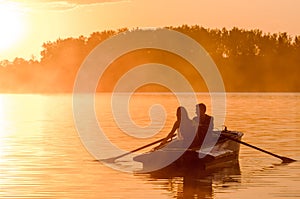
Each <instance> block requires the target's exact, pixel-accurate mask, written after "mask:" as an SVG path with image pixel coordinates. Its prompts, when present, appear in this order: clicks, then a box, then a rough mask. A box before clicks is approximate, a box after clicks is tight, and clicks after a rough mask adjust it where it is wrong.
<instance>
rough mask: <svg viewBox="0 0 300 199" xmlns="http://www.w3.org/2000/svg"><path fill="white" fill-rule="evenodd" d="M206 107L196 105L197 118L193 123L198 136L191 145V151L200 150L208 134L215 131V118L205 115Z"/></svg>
mask: <svg viewBox="0 0 300 199" xmlns="http://www.w3.org/2000/svg"><path fill="white" fill-rule="evenodd" d="M205 112H206V106H205V105H204V104H202V103H201V104H197V105H196V114H197V117H195V118H194V119H193V122H194V124H195V126H196V128H197V132H196V136H195V138H194V140H193V142H192V144H191V145H190V148H191V149H199V148H200V147H201V145H202V144H203V141H204V139H205V137H206V136H207V134H208V133H210V132H211V131H212V130H213V126H214V125H213V117H211V116H209V115H207V114H205Z"/></svg>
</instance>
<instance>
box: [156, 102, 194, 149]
mask: <svg viewBox="0 0 300 199" xmlns="http://www.w3.org/2000/svg"><path fill="white" fill-rule="evenodd" d="M176 116H177V120H176V121H175V123H174V124H173V128H172V130H171V131H170V133H169V134H168V136H167V137H166V138H165V139H164V140H163V141H162V142H161V143H160V145H158V146H157V147H155V148H154V150H157V149H160V148H162V147H163V146H165V145H166V143H167V142H168V140H169V139H171V140H172V138H173V137H174V135H175V132H176V130H177V132H178V136H177V140H176V141H174V142H172V143H170V144H168V146H169V147H170V145H172V147H180V148H183V147H184V148H188V147H189V146H190V144H191V143H192V141H193V138H194V137H195V133H196V132H195V127H194V126H193V122H192V120H191V119H190V118H189V116H188V113H187V110H186V109H185V108H184V107H182V106H179V107H178V108H177V111H176Z"/></svg>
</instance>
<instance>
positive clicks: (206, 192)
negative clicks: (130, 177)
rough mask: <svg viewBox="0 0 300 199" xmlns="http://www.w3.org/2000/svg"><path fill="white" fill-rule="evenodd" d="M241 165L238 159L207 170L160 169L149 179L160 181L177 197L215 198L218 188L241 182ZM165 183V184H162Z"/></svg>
mask: <svg viewBox="0 0 300 199" xmlns="http://www.w3.org/2000/svg"><path fill="white" fill-rule="evenodd" d="M240 175H241V172H240V166H239V162H238V161H236V162H234V163H232V162H231V163H230V164H224V165H222V167H215V168H210V169H207V170H196V169H191V170H188V169H187V170H185V171H184V172H177V171H166V170H164V171H158V172H151V173H149V174H148V176H147V177H148V180H149V181H152V182H153V183H155V184H156V183H157V182H159V183H160V186H159V187H163V188H164V189H166V190H168V191H170V192H171V193H172V195H173V196H174V197H175V198H178V199H186V198H188V199H189V198H193V199H194V198H215V192H216V191H217V189H218V190H219V191H220V189H226V188H228V187H230V186H235V185H236V184H239V183H240ZM161 183H163V186H162V184H161Z"/></svg>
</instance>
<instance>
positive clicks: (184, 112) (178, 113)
mask: <svg viewBox="0 0 300 199" xmlns="http://www.w3.org/2000/svg"><path fill="white" fill-rule="evenodd" d="M176 116H177V119H178V120H179V119H181V118H182V119H185V118H187V117H188V113H187V110H186V109H185V108H184V107H183V106H179V107H178V108H177V111H176Z"/></svg>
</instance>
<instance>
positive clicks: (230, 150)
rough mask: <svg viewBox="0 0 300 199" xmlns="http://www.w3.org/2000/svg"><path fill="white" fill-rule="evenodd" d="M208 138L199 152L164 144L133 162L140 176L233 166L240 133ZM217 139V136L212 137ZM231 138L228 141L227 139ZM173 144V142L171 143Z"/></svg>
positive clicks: (228, 133) (222, 133) (240, 136)
mask: <svg viewBox="0 0 300 199" xmlns="http://www.w3.org/2000/svg"><path fill="white" fill-rule="evenodd" d="M211 135H213V136H211V138H209V139H210V140H209V139H208V141H207V142H205V143H206V144H205V145H204V146H202V147H201V148H200V149H184V148H178V147H173V146H176V145H173V146H172V144H167V146H166V147H163V148H161V149H159V150H154V151H150V152H146V153H143V154H140V155H137V156H135V157H134V158H133V160H134V161H137V162H141V163H142V164H143V169H142V170H141V171H140V172H141V173H150V172H158V171H176V172H185V171H189V170H194V169H201V170H208V169H214V168H216V167H220V166H225V165H228V164H236V163H237V162H238V156H239V151H240V143H239V142H237V141H240V140H241V138H242V136H243V133H242V132H238V131H213V133H211ZM216 135H217V136H216ZM228 138H232V139H228ZM173 142H176V141H173Z"/></svg>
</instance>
